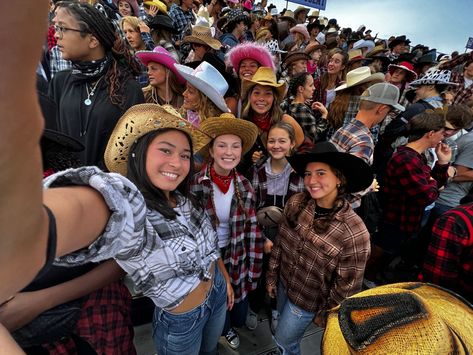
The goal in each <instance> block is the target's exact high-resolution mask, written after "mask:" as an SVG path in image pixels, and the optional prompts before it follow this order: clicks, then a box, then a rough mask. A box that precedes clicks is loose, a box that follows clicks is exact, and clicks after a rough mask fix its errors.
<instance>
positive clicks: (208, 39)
mask: <svg viewBox="0 0 473 355" xmlns="http://www.w3.org/2000/svg"><path fill="white" fill-rule="evenodd" d="M182 42H183V43H186V42H187V43H197V44H202V45H204V46H208V47H210V48H212V49H215V50H219V49H220V48H221V47H222V43H220V41H219V40H217V39H215V38H214V37H213V36H212V30H211V28H210V27H206V26H192V34H191V35H190V36H186V37H184V39H183V40H182Z"/></svg>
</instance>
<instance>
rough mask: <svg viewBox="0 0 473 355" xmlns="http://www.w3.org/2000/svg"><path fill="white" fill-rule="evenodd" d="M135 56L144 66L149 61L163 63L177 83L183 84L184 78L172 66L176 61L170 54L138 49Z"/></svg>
mask: <svg viewBox="0 0 473 355" xmlns="http://www.w3.org/2000/svg"><path fill="white" fill-rule="evenodd" d="M135 56H136V57H137V58H138V59H139V60H140V62H141V63H143V65H144V66H147V65H148V64H149V62H156V63H159V64H162V65H164V66H165V67H166V68H168V69H169V70H170V71H172V72H173V73H174V75H176V78H177V81H178V82H179V84H184V83H185V82H186V80H185V79H184V78H183V77H182V75H181V74H180V73H179V72H178V71H177V69H176V68H175V67H174V64H175V63H177V62H176V60H175V59H174V58H173V57H172V56H171V55H170V54H164V53H158V52H153V51H138V52H136V54H135Z"/></svg>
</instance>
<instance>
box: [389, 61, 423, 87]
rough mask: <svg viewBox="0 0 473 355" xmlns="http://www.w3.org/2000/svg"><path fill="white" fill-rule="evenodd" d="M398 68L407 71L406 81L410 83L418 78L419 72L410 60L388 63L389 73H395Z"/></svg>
mask: <svg viewBox="0 0 473 355" xmlns="http://www.w3.org/2000/svg"><path fill="white" fill-rule="evenodd" d="M396 69H403V70H405V71H406V82H408V83H410V82H411V81H414V80H416V79H417V73H416V72H415V71H414V66H413V65H412V64H411V63H409V62H401V63H399V64H389V65H388V71H389V74H391V75H393V73H394V70H396Z"/></svg>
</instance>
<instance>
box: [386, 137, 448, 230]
mask: <svg viewBox="0 0 473 355" xmlns="http://www.w3.org/2000/svg"><path fill="white" fill-rule="evenodd" d="M448 166H449V165H448V164H445V165H439V164H435V166H434V168H433V169H432V170H431V169H430V167H429V166H428V165H427V162H426V159H425V157H424V155H422V154H419V153H418V152H416V151H415V150H414V149H412V148H409V147H406V146H401V147H399V148H398V149H397V151H396V152H395V153H394V154H393V156H392V157H391V159H390V160H389V163H388V166H387V168H386V175H385V178H384V185H382V186H381V188H382V194H383V195H382V197H383V202H384V208H383V217H382V219H383V221H384V222H386V223H388V224H392V225H395V226H397V227H399V229H400V230H401V231H402V232H404V233H408V234H414V233H416V232H418V231H419V228H420V221H421V219H422V215H423V213H424V209H425V207H427V206H428V205H430V204H431V203H432V202H434V201H435V200H436V199H437V197H438V195H439V188H440V187H441V186H443V185H444V184H445V183H446V182H447V178H448V175H447V169H448ZM431 177H433V178H434V180H432V179H431Z"/></svg>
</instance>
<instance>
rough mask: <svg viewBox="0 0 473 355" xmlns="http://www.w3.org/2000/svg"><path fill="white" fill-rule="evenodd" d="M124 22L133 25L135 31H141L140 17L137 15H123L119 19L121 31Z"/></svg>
mask: <svg viewBox="0 0 473 355" xmlns="http://www.w3.org/2000/svg"><path fill="white" fill-rule="evenodd" d="M125 23H127V24H129V25H130V26H131V27H133V29H134V30H135V31H136V32H141V31H140V19H139V18H138V17H135V16H124V17H122V19H121V20H120V28H121V29H122V31H123V26H124V25H125Z"/></svg>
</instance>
